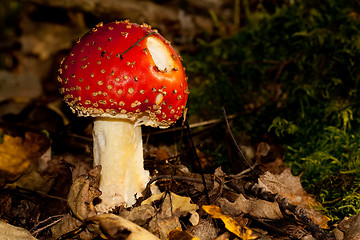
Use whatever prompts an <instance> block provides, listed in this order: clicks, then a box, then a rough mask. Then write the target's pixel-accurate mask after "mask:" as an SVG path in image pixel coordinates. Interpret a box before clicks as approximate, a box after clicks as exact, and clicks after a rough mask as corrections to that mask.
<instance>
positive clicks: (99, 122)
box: [93, 118, 149, 213]
mask: <svg viewBox="0 0 360 240" xmlns="http://www.w3.org/2000/svg"><path fill="white" fill-rule="evenodd" d="M93 140H94V166H97V165H101V167H102V170H101V175H100V184H99V189H100V191H101V192H102V195H101V196H100V199H101V200H102V201H101V203H100V204H98V205H96V206H95V207H96V210H97V211H98V213H105V212H109V211H110V210H111V209H113V208H114V207H116V206H121V205H125V206H132V205H133V204H134V203H135V201H136V198H138V197H140V196H141V192H142V191H143V190H144V189H145V186H146V184H147V182H148V181H149V172H148V171H146V170H144V158H143V145H142V136H141V127H140V126H135V125H134V124H133V123H131V122H129V121H126V120H121V119H111V118H97V119H95V121H94V127H93Z"/></svg>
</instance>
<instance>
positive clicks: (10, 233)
mask: <svg viewBox="0 0 360 240" xmlns="http://www.w3.org/2000/svg"><path fill="white" fill-rule="evenodd" d="M0 232H1V239H4V240H18V239H21V240H36V238H34V237H33V236H32V235H31V234H30V232H28V231H27V230H26V229H24V228H21V227H15V226H13V225H10V224H8V223H6V222H4V221H1V220H0Z"/></svg>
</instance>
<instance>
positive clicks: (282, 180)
mask: <svg viewBox="0 0 360 240" xmlns="http://www.w3.org/2000/svg"><path fill="white" fill-rule="evenodd" d="M259 185H260V186H261V187H263V188H265V189H266V190H267V191H270V192H272V193H277V194H279V195H281V196H282V197H285V198H286V199H287V200H288V201H289V202H290V203H292V204H294V205H297V206H299V207H301V208H303V209H305V210H306V212H307V213H308V215H309V217H310V218H311V219H312V220H313V221H314V223H316V224H318V225H319V226H321V227H322V228H328V225H327V222H328V221H329V218H328V217H326V216H325V215H323V214H322V213H321V212H319V211H317V210H315V209H314V207H321V204H320V203H319V202H317V201H316V199H315V198H313V197H312V196H311V195H310V194H308V193H307V192H306V191H305V190H304V189H303V187H302V185H301V182H300V176H293V175H292V174H291V170H290V169H289V168H287V169H285V170H284V171H283V172H282V173H281V174H279V175H274V174H272V173H270V172H265V173H264V174H263V175H261V176H260V178H259Z"/></svg>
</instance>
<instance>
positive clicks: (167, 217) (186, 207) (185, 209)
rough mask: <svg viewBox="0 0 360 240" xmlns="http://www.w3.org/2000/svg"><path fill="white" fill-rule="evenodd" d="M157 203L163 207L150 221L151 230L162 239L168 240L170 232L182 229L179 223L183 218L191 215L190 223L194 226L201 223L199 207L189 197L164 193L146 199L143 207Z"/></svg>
mask: <svg viewBox="0 0 360 240" xmlns="http://www.w3.org/2000/svg"><path fill="white" fill-rule="evenodd" d="M156 202H160V203H161V206H160V209H159V212H158V214H156V215H155V216H154V217H153V218H152V219H151V220H150V222H149V230H150V231H151V232H153V233H155V234H157V235H158V236H159V237H160V238H161V239H166V237H167V234H168V232H170V231H172V230H174V229H176V228H181V224H180V221H179V217H181V216H186V215H188V214H190V219H189V221H190V222H191V224H192V225H196V224H197V223H198V222H199V214H198V213H197V212H196V210H197V209H198V208H199V207H198V206H197V205H196V204H192V203H191V199H190V198H189V197H182V196H179V195H176V194H174V193H166V192H164V193H160V194H154V195H152V196H151V197H150V198H148V199H145V200H144V201H143V202H142V203H141V205H146V204H148V205H153V204H154V205H156V204H155V203H156Z"/></svg>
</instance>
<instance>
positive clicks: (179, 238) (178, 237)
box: [166, 228, 200, 240]
mask: <svg viewBox="0 0 360 240" xmlns="http://www.w3.org/2000/svg"><path fill="white" fill-rule="evenodd" d="M166 240H200V239H199V238H198V237H194V236H192V235H191V234H190V233H189V232H187V231H183V230H181V229H180V228H175V229H174V230H172V231H171V232H169V234H168V237H167V238H166Z"/></svg>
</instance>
